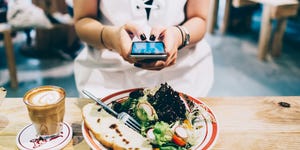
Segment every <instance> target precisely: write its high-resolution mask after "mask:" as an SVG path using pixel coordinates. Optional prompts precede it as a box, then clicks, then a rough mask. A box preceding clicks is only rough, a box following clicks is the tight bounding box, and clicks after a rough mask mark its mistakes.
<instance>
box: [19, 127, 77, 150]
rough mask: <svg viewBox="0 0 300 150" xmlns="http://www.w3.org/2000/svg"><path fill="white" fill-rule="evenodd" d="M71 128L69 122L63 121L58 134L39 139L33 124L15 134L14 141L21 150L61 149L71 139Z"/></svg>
mask: <svg viewBox="0 0 300 150" xmlns="http://www.w3.org/2000/svg"><path fill="white" fill-rule="evenodd" d="M72 133H73V132H72V128H71V126H70V125H69V124H67V123H65V122H64V123H63V124H62V130H61V132H60V133H59V135H57V136H55V137H52V138H49V139H47V140H39V138H38V137H37V136H36V135H37V133H36V131H35V128H34V126H33V124H30V125H28V126H26V127H24V128H23V129H22V130H21V131H20V132H19V133H18V135H17V138H16V143H17V146H18V148H19V149H21V150H31V149H36V150H44V149H62V148H64V147H65V146H66V145H67V144H68V143H69V142H70V140H71V139H72Z"/></svg>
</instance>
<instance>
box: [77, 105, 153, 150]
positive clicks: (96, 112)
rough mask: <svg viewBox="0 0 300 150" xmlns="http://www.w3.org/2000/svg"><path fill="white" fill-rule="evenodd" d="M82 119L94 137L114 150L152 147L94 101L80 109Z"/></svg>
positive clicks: (145, 149) (134, 149)
mask: <svg viewBox="0 0 300 150" xmlns="http://www.w3.org/2000/svg"><path fill="white" fill-rule="evenodd" d="M82 115H83V120H84V123H85V125H86V126H87V128H88V129H89V130H90V131H91V132H92V133H93V135H94V136H95V138H96V139H97V140H98V141H99V142H100V143H101V144H102V145H104V146H105V147H107V148H112V149H116V150H119V149H120V150H123V149H132V150H136V149H143V150H147V149H149V150H150V149H152V146H151V145H150V142H149V141H148V140H147V139H146V138H144V137H143V136H142V135H140V134H139V133H137V132H135V131H134V130H132V129H131V128H129V127H127V126H126V125H125V124H124V123H123V122H121V121H120V120H118V119H116V118H115V117H113V116H111V115H110V114H108V113H107V112H106V111H105V110H104V109H101V106H99V105H96V104H95V103H90V104H87V105H85V106H84V107H83V109H82Z"/></svg>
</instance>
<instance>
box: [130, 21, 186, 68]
mask: <svg viewBox="0 0 300 150" xmlns="http://www.w3.org/2000/svg"><path fill="white" fill-rule="evenodd" d="M151 37H152V38H151ZM156 37H157V38H156ZM153 38H154V39H153ZM181 38H182V37H181V33H180V31H179V30H178V29H177V28H176V27H173V26H172V27H168V28H163V27H153V28H152V30H151V34H150V40H152V41H154V40H155V39H157V40H160V41H163V42H164V45H165V51H166V53H167V58H166V60H157V61H154V60H152V61H151V60H145V61H139V62H136V63H135V64H134V65H135V66H136V67H140V68H143V69H148V70H161V69H163V68H165V67H169V66H171V65H174V64H175V63H176V59H177V51H178V47H179V45H181V42H182V39H181Z"/></svg>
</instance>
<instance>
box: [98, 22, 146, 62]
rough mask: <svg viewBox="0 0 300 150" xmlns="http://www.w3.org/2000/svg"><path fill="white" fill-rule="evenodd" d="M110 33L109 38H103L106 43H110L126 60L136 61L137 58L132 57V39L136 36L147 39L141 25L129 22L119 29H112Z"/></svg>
mask: <svg viewBox="0 0 300 150" xmlns="http://www.w3.org/2000/svg"><path fill="white" fill-rule="evenodd" d="M112 28H113V27H112ZM104 29H105V28H104ZM110 35H111V36H110ZM110 35H108V36H109V38H107V37H106V38H105V39H103V40H104V43H109V45H111V49H114V50H115V51H116V52H118V53H119V54H120V55H121V56H122V58H123V59H124V60H126V61H128V62H129V63H135V62H136V60H135V59H134V58H131V57H130V52H131V45H132V39H133V38H134V37H135V36H136V37H138V38H139V39H140V40H146V36H145V34H144V33H143V30H142V29H141V27H140V26H138V25H136V24H133V23H127V24H125V25H123V26H121V27H119V28H117V29H112V30H111V32H110ZM108 40H109V41H108Z"/></svg>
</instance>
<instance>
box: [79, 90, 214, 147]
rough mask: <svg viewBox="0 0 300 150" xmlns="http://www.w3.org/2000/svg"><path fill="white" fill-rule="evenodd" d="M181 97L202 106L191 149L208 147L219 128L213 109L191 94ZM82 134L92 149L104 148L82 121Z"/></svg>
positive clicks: (114, 97) (121, 96) (110, 97)
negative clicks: (197, 135) (195, 138)
mask: <svg viewBox="0 0 300 150" xmlns="http://www.w3.org/2000/svg"><path fill="white" fill-rule="evenodd" d="M134 90H137V89H129V90H124V91H120V92H117V93H114V94H111V95H108V96H106V97H105V98H103V99H102V101H103V102H105V103H107V104H109V103H111V102H113V101H118V100H120V99H124V98H126V97H128V95H129V93H130V92H132V91H134ZM180 96H181V99H182V100H184V101H186V102H187V101H192V102H193V103H194V104H196V105H198V106H200V108H202V109H201V110H203V111H201V112H202V113H201V114H200V115H199V116H198V117H200V118H202V120H203V122H202V123H201V125H202V126H203V127H202V128H201V129H200V131H199V137H198V138H197V140H196V144H195V145H194V146H193V147H192V149H193V150H199V149H202V150H203V149H210V148H211V147H212V146H213V144H214V143H215V141H216V139H217V136H218V133H219V128H218V124H219V123H218V121H217V119H216V116H215V114H214V113H213V111H212V110H211V109H210V108H209V107H208V106H207V105H206V104H205V103H203V102H202V101H201V100H199V99H196V98H194V97H192V96H189V95H186V94H183V93H180ZM82 134H83V137H84V139H85V141H86V142H87V144H88V145H89V146H90V147H91V148H92V149H94V150H106V149H107V148H105V147H104V146H103V145H102V144H101V143H100V142H99V141H98V140H97V139H96V138H95V137H94V136H93V134H92V133H91V132H90V130H89V129H88V128H87V127H86V126H85V124H84V123H82Z"/></svg>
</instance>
